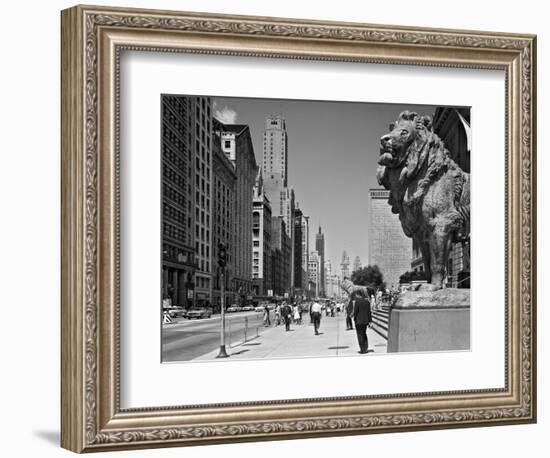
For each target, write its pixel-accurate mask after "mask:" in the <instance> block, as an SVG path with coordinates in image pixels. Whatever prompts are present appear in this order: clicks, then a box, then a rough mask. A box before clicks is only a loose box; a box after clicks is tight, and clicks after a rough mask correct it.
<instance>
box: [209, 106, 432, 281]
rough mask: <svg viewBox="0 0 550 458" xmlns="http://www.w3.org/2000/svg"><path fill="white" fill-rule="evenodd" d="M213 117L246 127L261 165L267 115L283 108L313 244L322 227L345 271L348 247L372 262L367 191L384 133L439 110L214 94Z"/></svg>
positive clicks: (328, 253)
mask: <svg viewBox="0 0 550 458" xmlns="http://www.w3.org/2000/svg"><path fill="white" fill-rule="evenodd" d="M213 102H214V113H215V114H214V115H215V116H216V117H218V119H220V120H221V121H223V122H225V123H228V124H232V123H236V124H248V125H249V126H250V132H251V135H252V141H253V144H254V153H255V156H256V161H257V163H258V166H260V165H261V161H262V141H263V132H264V128H265V118H266V116H268V115H270V114H273V113H279V114H282V116H283V118H284V119H285V121H286V129H287V134H288V168H289V170H288V185H289V186H290V187H293V188H294V192H295V197H296V202H297V203H298V204H299V207H300V209H301V210H302V211H303V212H304V214H305V215H308V216H309V217H310V220H309V221H310V247H311V248H312V249H314V248H315V234H316V233H317V232H318V230H319V225H320V226H321V227H322V230H323V233H324V234H325V258H326V259H330V260H331V262H332V266H333V272H339V271H340V262H341V260H342V252H343V251H344V250H346V251H347V253H348V255H349V257H350V261H351V263H352V265H353V261H354V259H355V257H356V256H359V258H360V259H361V262H362V264H363V265H366V264H367V263H368V221H369V200H368V191H369V189H371V188H380V186H379V185H378V182H377V181H376V167H377V160H378V155H379V145H380V137H381V136H382V135H384V134H385V133H387V132H388V131H389V125H390V123H392V122H394V121H395V120H396V119H397V117H398V115H399V113H400V112H401V111H404V110H410V111H416V112H417V113H419V114H425V115H433V114H434V111H435V108H436V107H435V106H431V105H396V104H378V103H376V104H375V103H354V102H326V101H310V100H281V99H253V98H231V97H225V98H222V97H213Z"/></svg>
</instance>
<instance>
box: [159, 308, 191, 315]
mask: <svg viewBox="0 0 550 458" xmlns="http://www.w3.org/2000/svg"><path fill="white" fill-rule="evenodd" d="M162 311H163V312H166V313H168V316H169V317H170V318H177V317H183V318H185V316H186V314H187V310H185V309H184V308H183V307H164V308H163V309H162Z"/></svg>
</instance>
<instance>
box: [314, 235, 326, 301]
mask: <svg viewBox="0 0 550 458" xmlns="http://www.w3.org/2000/svg"><path fill="white" fill-rule="evenodd" d="M315 250H316V251H317V253H319V270H320V274H319V275H320V276H319V294H320V295H321V296H324V295H325V234H323V232H322V230H321V226H319V232H318V233H317V234H316V235H315Z"/></svg>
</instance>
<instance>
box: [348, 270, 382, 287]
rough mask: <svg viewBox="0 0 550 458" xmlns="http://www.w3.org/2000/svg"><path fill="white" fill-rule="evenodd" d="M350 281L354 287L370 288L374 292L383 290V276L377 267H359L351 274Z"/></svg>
mask: <svg viewBox="0 0 550 458" xmlns="http://www.w3.org/2000/svg"><path fill="white" fill-rule="evenodd" d="M351 281H352V282H353V283H355V284H356V285H361V286H370V287H371V288H373V289H375V290H379V289H384V288H385V287H386V283H385V282H384V276H383V275H382V272H380V269H379V267H378V266H377V265H374V266H370V265H369V266H367V267H361V268H360V269H359V270H356V271H354V272H353V273H352V274H351Z"/></svg>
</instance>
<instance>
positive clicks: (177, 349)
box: [162, 312, 263, 362]
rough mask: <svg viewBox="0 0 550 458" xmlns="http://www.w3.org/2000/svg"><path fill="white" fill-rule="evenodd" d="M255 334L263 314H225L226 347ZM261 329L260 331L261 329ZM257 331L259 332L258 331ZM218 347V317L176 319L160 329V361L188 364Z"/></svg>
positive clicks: (260, 325)
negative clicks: (185, 362) (187, 362)
mask: <svg viewBox="0 0 550 458" xmlns="http://www.w3.org/2000/svg"><path fill="white" fill-rule="evenodd" d="M247 320H248V330H247V339H248V338H249V337H252V336H255V335H256V329H257V328H258V327H262V313H260V312H241V313H236V314H230V313H228V314H226V315H225V330H226V347H227V348H230V346H231V345H234V344H236V343H239V342H241V341H243V340H244V339H245V327H246V321H247ZM262 329H263V328H262ZM260 331H261V329H260V330H258V332H260ZM219 347H220V315H213V316H212V317H211V318H206V319H200V320H187V319H185V318H176V319H175V321H174V322H173V323H170V324H167V325H166V324H165V325H163V327H162V361H163V362H172V361H190V360H192V359H195V358H197V357H199V356H201V355H203V354H205V353H208V352H210V351H212V350H216V349H219Z"/></svg>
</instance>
